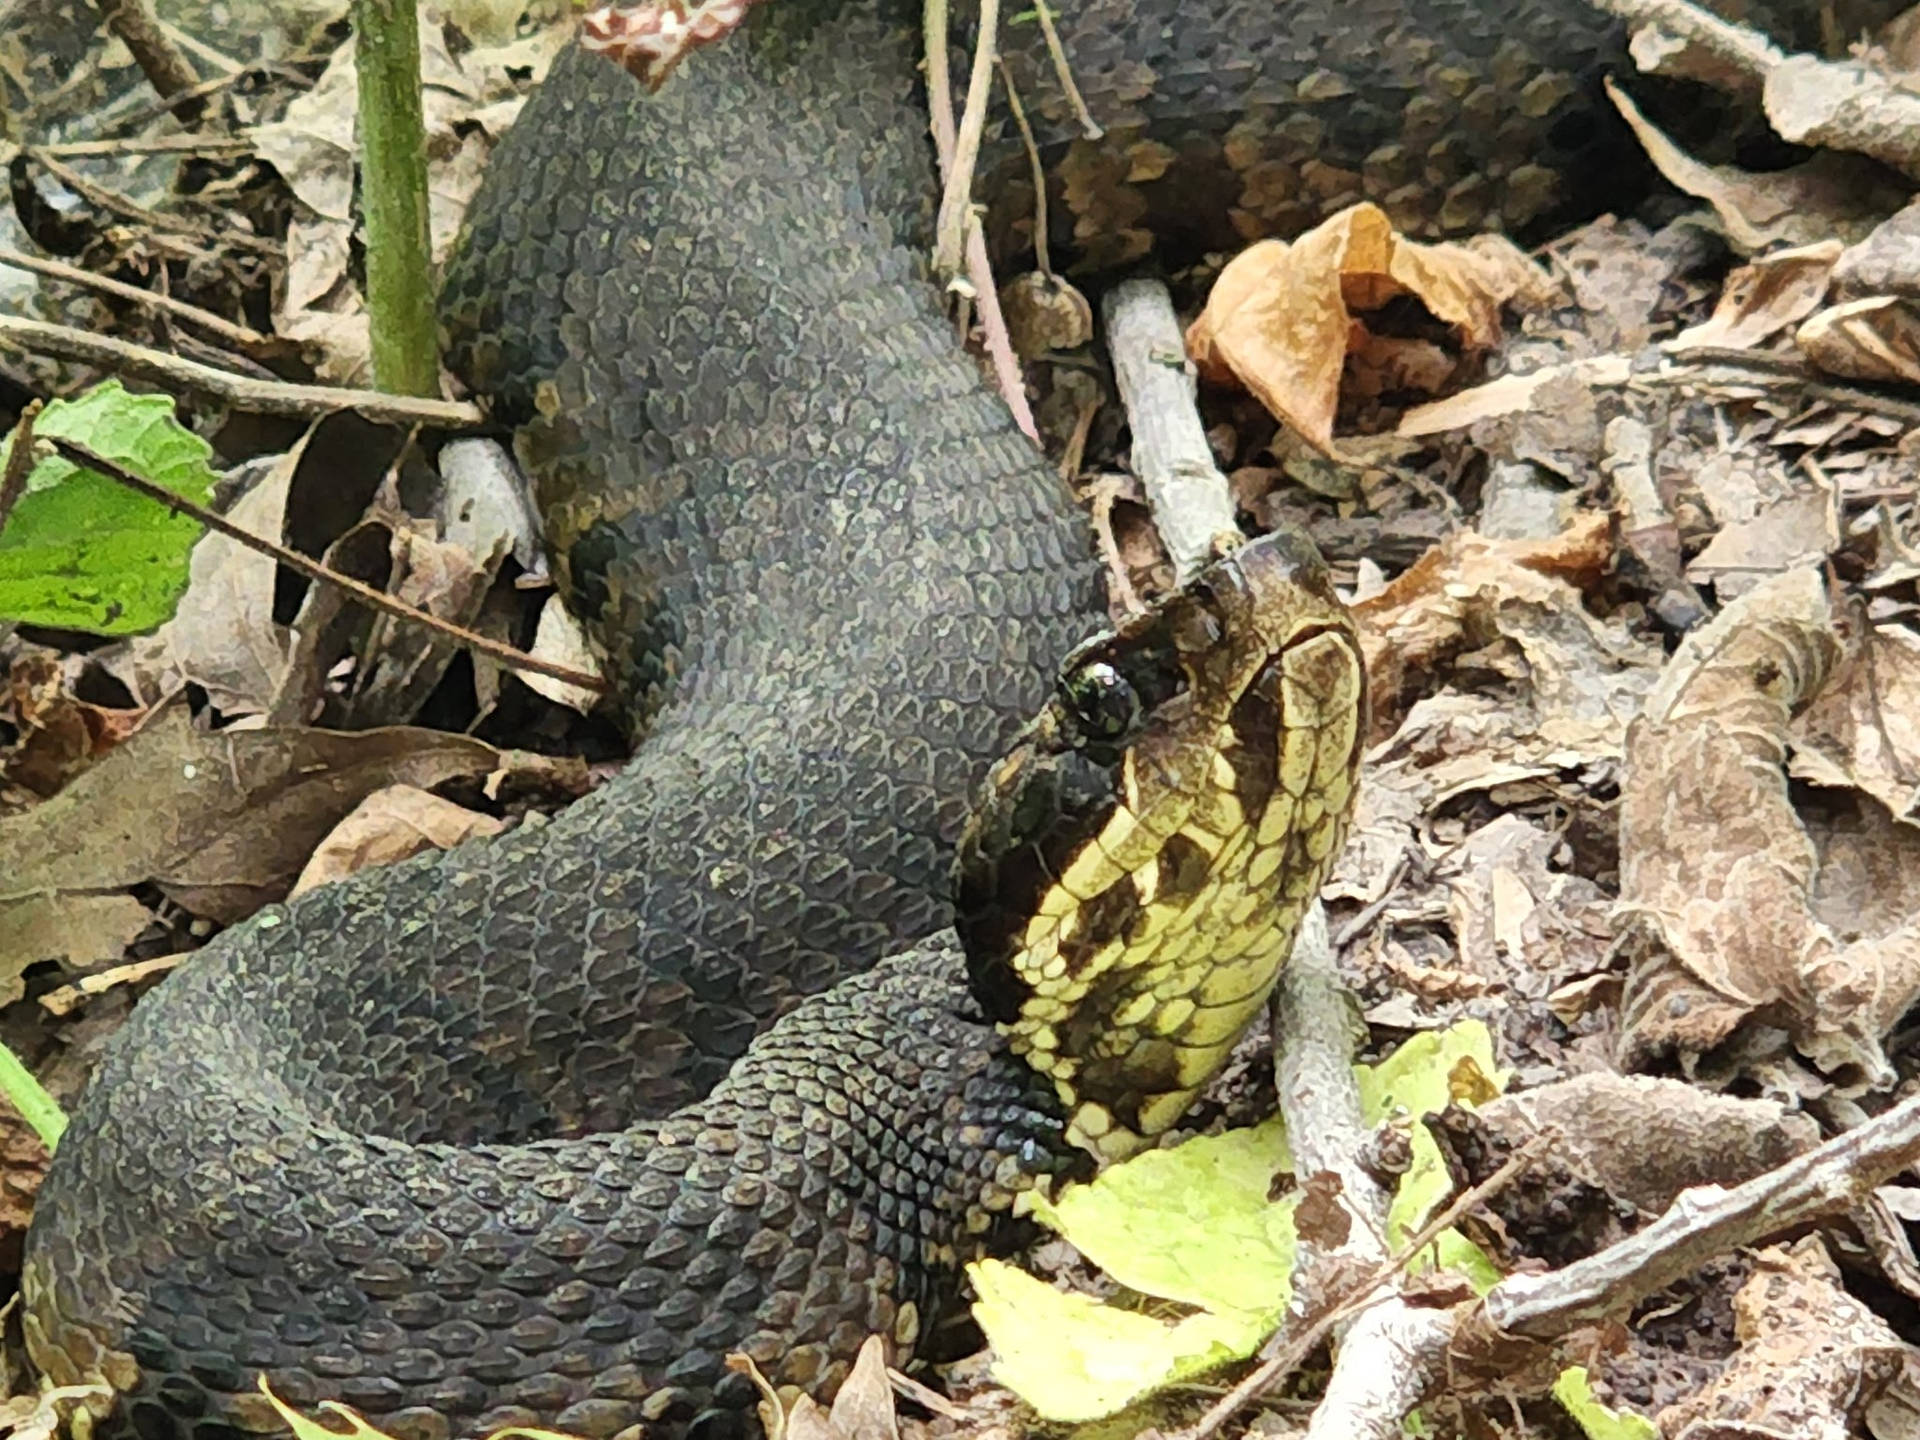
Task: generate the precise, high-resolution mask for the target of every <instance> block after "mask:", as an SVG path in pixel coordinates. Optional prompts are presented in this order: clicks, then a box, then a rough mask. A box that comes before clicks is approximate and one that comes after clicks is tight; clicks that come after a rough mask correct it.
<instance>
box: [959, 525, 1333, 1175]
mask: <svg viewBox="0 0 1920 1440" xmlns="http://www.w3.org/2000/svg"><path fill="white" fill-rule="evenodd" d="M1365 689H1366V685H1365V668H1364V666H1363V664H1362V661H1361V657H1360V648H1359V642H1358V639H1357V637H1356V636H1355V634H1354V630H1353V626H1352V622H1351V620H1350V619H1349V618H1348V616H1347V612H1346V609H1345V607H1344V606H1343V605H1342V604H1341V602H1340V600H1339V597H1338V596H1337V595H1336V594H1335V593H1334V589H1333V585H1332V583H1331V581H1330V580H1329V578H1328V576H1327V572H1326V567H1325V565H1324V564H1323V563H1322V561H1321V559H1320V555H1319V552H1318V551H1317V550H1316V549H1315V548H1314V547H1313V544H1312V542H1311V541H1310V540H1308V539H1306V538H1305V537H1304V536H1301V535H1298V534H1296V533H1289V532H1281V533H1277V534H1274V535H1270V536H1265V537H1263V538H1261V539H1259V540H1255V541H1251V542H1249V543H1248V544H1246V545H1243V546H1241V547H1239V548H1237V549H1235V550H1233V551H1232V552H1230V553H1229V554H1227V555H1226V556H1224V557H1223V558H1221V559H1219V560H1217V561H1216V562H1215V563H1214V564H1212V565H1211V566H1209V567H1208V568H1207V569H1206V570H1204V571H1202V572H1201V573H1200V575H1198V576H1197V577H1196V578H1195V579H1194V580H1192V581H1191V582H1189V583H1188V584H1187V585H1186V586H1184V587H1182V588H1181V589H1179V590H1177V591H1175V592H1173V593H1172V594H1171V595H1169V596H1167V597H1166V598H1165V599H1164V600H1162V601H1160V602H1158V603H1156V604H1155V605H1154V606H1152V607H1151V608H1150V609H1148V610H1146V611H1144V612H1143V613H1141V614H1139V615H1137V616H1134V617H1132V618H1131V619H1129V620H1127V621H1126V622H1124V623H1123V624H1121V625H1120V626H1119V627H1118V628H1117V629H1116V630H1114V631H1113V632H1112V633H1110V634H1105V635H1100V636H1097V637H1095V638H1094V639H1092V640H1089V641H1087V642H1086V643H1085V644H1083V645H1081V646H1079V647H1078V648H1076V649H1075V650H1074V651H1073V653H1072V654H1071V655H1069V656H1068V657H1067V660H1066V662H1065V663H1064V664H1063V666H1062V667H1061V671H1060V679H1059V683H1058V685H1057V686H1056V688H1055V691H1054V694H1053V696H1052V698H1051V699H1050V700H1049V701H1048V703H1047V704H1046V706H1045V708H1044V709H1042V710H1041V711H1040V713H1039V714H1038V715H1036V716H1035V717H1034V719H1033V720H1032V722H1031V723H1030V724H1029V725H1028V726H1027V728H1026V730H1025V731H1024V732H1023V733H1022V734H1021V736H1020V737H1019V739H1018V740H1017V741H1016V742H1015V744H1014V746H1013V748H1012V749H1011V750H1010V751H1009V752H1008V754H1007V755H1006V756H1004V757H1003V758H1002V759H1001V760H1000V761H999V763H998V764H997V765H996V766H995V767H994V769H993V771H992V772H991V774H990V775H989V777H988V779H987V782H986V786H985V789H984V792H983V794H982V796H981V797H980V799H979V801H978V803H977V804H976V806H975V809H974V812H973V815H972V817H971V819H970V821H969V823H968V825H967V828H966V831H965V833H964V834H963V835H962V837H961V842H960V849H959V855H958V858H957V860H956V863H955V884H954V893H955V909H956V912H957V915H956V921H955V923H956V926H957V928H958V930H959V934H960V938H961V942H962V944H963V945H964V946H965V947H966V951H967V963H968V970H969V973H970V975H971V978H972V984H973V989H974V993H975V995H976V996H977V998H978V999H979V1001H980V1003H981V1005H982V1006H983V1007H984V1008H985V1009H986V1010H987V1012H988V1013H989V1014H990V1015H991V1016H992V1017H993V1018H994V1019H995V1020H997V1021H998V1022H1000V1025H1001V1027H1002V1030H1003V1032H1004V1033H1005V1034H1006V1035H1007V1037H1008V1039H1009V1041H1010V1043H1011V1045H1012V1047H1013V1048H1014V1050H1015V1051H1016V1052H1018V1053H1020V1054H1022V1055H1023V1056H1025V1057H1026V1059H1027V1061H1028V1062H1029V1063H1030V1064H1032V1065H1033V1066H1034V1068H1035V1069H1037V1070H1039V1071H1040V1072H1041V1073H1042V1074H1044V1075H1046V1076H1047V1077H1049V1078H1050V1079H1051V1080H1052V1081H1053V1082H1054V1087H1055V1090H1056V1091H1057V1093H1058V1094H1059V1097H1060V1100H1061V1102H1062V1103H1063V1104H1064V1105H1065V1106H1066V1107H1067V1109H1068V1112H1069V1116H1070V1120H1069V1129H1068V1134H1069V1137H1070V1138H1072V1139H1073V1140H1074V1141H1075V1142H1076V1143H1078V1144H1080V1145H1082V1146H1083V1147H1084V1148H1086V1149H1088V1150H1090V1151H1092V1152H1093V1153H1094V1154H1095V1155H1096V1156H1098V1157H1100V1158H1102V1159H1114V1158H1119V1157H1121V1156H1124V1155H1126V1154H1128V1153H1131V1151H1133V1150H1136V1149H1138V1148H1140V1147H1141V1146H1142V1145H1143V1144H1145V1143H1146V1142H1147V1141H1148V1140H1150V1139H1151V1138H1152V1137H1153V1136H1155V1135H1157V1134H1159V1133H1161V1132H1162V1131H1164V1130H1166V1129H1168V1128H1169V1127H1171V1126H1172V1125H1173V1124H1174V1123H1175V1122H1176V1121H1177V1120H1178V1119H1179V1118H1180V1116H1181V1115H1182V1114H1183V1113H1184V1112H1185V1111H1186V1109H1187V1106H1188V1105H1189V1104H1190V1103H1191V1101H1192V1099H1193V1097H1194V1095H1195V1094H1196V1093H1197V1092H1198V1091H1199V1089H1200V1088H1201V1087H1202V1086H1203V1085H1204V1084H1205V1083H1206V1082H1207V1080H1208V1079H1209V1078H1211V1076H1212V1075H1213V1074H1214V1073H1215V1071H1217V1070H1218V1069H1219V1067H1220V1065H1221V1064H1222V1063H1223V1062H1224V1061H1225V1059H1226V1057H1227V1054H1228V1052H1229V1051H1230V1050H1231V1049H1232V1047H1233V1043H1234V1041H1235V1040H1236V1039H1237V1038H1238V1036H1239V1034H1240V1032H1241V1031H1242V1030H1243V1029H1244V1028H1245V1026H1246V1024H1247V1023H1248V1021H1250V1020H1251V1019H1252V1017H1253V1015H1254V1014H1255V1013H1256V1012H1257V1011H1258V1009H1259V1008H1260V1006H1261V1005H1262V1004H1263V1003H1264V1001H1265V999H1266V996H1267V993H1268V991H1269V990H1270V989H1271V988H1272V986H1273V981H1274V979H1275V977H1276V976H1277V975H1278V974H1279V971H1280V967H1281V965H1283V964H1284V963H1285V961H1286V958H1287V956H1288V954H1289V953H1290V952H1291V950H1292V947H1293V936H1294V931H1295V929H1296V928H1297V926H1298V924H1299V920H1300V917H1301V915H1302V914H1303V913H1304V912H1305V909H1306V907H1307V905H1308V904H1309V903H1310V902H1311V900H1312V899H1313V897H1314V895H1315V894H1316V893H1317V891H1318V889H1319V886H1320V883H1321V881H1322V879H1323V878H1324V876H1325V874H1326V870H1327V868H1328V866H1329V865H1330V864H1331V863H1332V859H1333V857H1334V855H1335V854H1336V853H1337V852H1338V850H1339V846H1340V843H1341V841H1342V839H1343V838H1344V834H1345V829H1346V823H1347V819H1348V816H1349V813H1350V811H1351V809H1352V803H1353V797H1354V793H1355V788H1356V775H1357V770H1358V765H1359V753H1360V746H1361V743H1362V736H1363V734H1364V729H1365V727H1364V724H1363V713H1364V706H1365Z"/></svg>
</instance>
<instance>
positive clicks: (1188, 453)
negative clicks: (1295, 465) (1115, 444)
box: [1102, 280, 1240, 583]
mask: <svg viewBox="0 0 1920 1440" xmlns="http://www.w3.org/2000/svg"><path fill="white" fill-rule="evenodd" d="M1102 311H1103V313H1104V314H1105V317H1106V322H1107V348H1108V349H1109V350H1110V351H1111V352H1112V354H1113V372H1114V378H1115V379H1116V380H1117V381H1118V382H1119V386H1120V398H1121V400H1122V401H1124V402H1125V404H1126V407H1127V423H1128V425H1129V426H1130V428H1131V429H1132V431H1133V473H1134V474H1136V475H1138V476H1139V477H1140V483H1141V485H1142V486H1143V487H1144V488H1145V490H1146V492H1147V499H1148V500H1149V501H1150V502H1151V503H1152V505H1153V514H1154V521H1155V523H1156V524H1157V525H1158V526H1159V527H1160V537H1161V539H1162V540H1164V541H1165V542H1166V546H1167V554H1168V555H1169V556H1171V557H1172V559H1173V568H1174V574H1175V576H1176V578H1177V579H1178V580H1179V581H1180V582H1181V583H1185V582H1186V581H1187V580H1188V579H1190V578H1192V576H1193V575H1195V574H1196V573H1198V571H1199V570H1200V569H1201V568H1202V567H1203V566H1205V565H1206V564H1207V562H1208V561H1210V560H1211V559H1212V558H1213V554H1214V541H1215V539H1216V538H1217V537H1219V536H1221V535H1223V534H1230V535H1235V536H1237V535H1238V534H1239V533H1240V532H1239V526H1238V524H1237V522H1236V521H1235V518H1234V513H1233V499H1232V496H1231V493H1230V492H1229V490H1228V488H1227V482H1226V477H1225V476H1223V475H1222V474H1221V473H1220V469H1219V467H1218V466H1217V465H1215V464H1214V463H1213V448H1212V447H1211V446H1210V445H1208V443H1207V432H1206V430H1205V429H1203V428H1202V426H1201V424H1200V415H1199V412H1198V410H1196V409H1195V407H1194V379H1193V373H1192V369H1191V367H1190V366H1189V365H1188V363H1187V347H1186V339H1185V337H1184V336H1183V335H1182V334H1181V333H1180V323H1179V321H1178V320H1177V319H1176V318H1175V317H1174V313H1173V299H1172V297H1171V296H1170V295H1168V294H1167V287H1166V286H1165V285H1163V284H1161V283H1160V282H1159V281H1157V280H1128V281H1125V282H1123V283H1122V284H1120V285H1116V286H1115V287H1114V288H1113V289H1112V290H1110V291H1108V292H1107V294H1106V297H1105V299H1104V300H1103V301H1102Z"/></svg>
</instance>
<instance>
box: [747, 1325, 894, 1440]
mask: <svg viewBox="0 0 1920 1440" xmlns="http://www.w3.org/2000/svg"><path fill="white" fill-rule="evenodd" d="M727 1368H728V1369H729V1370H731V1371H733V1372H734V1373H735V1374H739V1375H745V1376H747V1377H748V1378H749V1379H751V1380H752V1381H753V1383H754V1386H755V1388H756V1389H758V1390H759V1392H760V1402H759V1407H758V1408H759V1411H760V1424H761V1428H762V1429H763V1430H765V1431H766V1435H767V1440H900V1423H899V1420H898V1419H897V1418H896V1416H895V1413H894V1405H893V1387H892V1384H891V1383H890V1382H889V1381H888V1379H887V1342H886V1341H885V1340H884V1339H882V1338H881V1337H880V1336H878V1335H869V1336H868V1337H867V1338H866V1341H865V1343H864V1344H862V1345H861V1347H860V1353H859V1355H858V1356H857V1357H855V1359H854V1362H853V1369H852V1371H851V1372H849V1374H848V1375H847V1378H846V1380H845V1381H844V1382H842V1384H841V1385H840V1388H839V1390H838V1392H837V1393H836V1394H835V1395H834V1399H833V1409H832V1410H828V1409H827V1408H826V1407H825V1406H823V1405H821V1404H820V1402H819V1401H817V1400H815V1399H814V1398H813V1397H812V1396H811V1395H809V1394H807V1393H806V1392H805V1391H804V1390H801V1389H799V1388H798V1387H797V1386H782V1387H781V1388H780V1389H779V1390H775V1389H774V1387H773V1385H772V1384H771V1383H769V1382H768V1380H767V1378H766V1376H765V1375H763V1374H762V1373H761V1371H760V1367H759V1365H758V1364H756V1363H755V1362H754V1359H753V1357H752V1356H750V1355H742V1354H733V1355H729V1356H727Z"/></svg>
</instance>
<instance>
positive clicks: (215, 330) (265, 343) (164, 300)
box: [0, 249, 274, 355]
mask: <svg viewBox="0 0 1920 1440" xmlns="http://www.w3.org/2000/svg"><path fill="white" fill-rule="evenodd" d="M0 265H8V266H11V267H12V268H13V269H15V270H30V271H32V272H33V273H34V274H36V275H45V276H47V277H48V278H49V279H53V280H63V281H65V282H66V283H67V284H69V285H80V286H84V287H85V288H86V289H89V290H97V291H99V292H100V293H101V294H103V295H112V296H114V297H115V298H116V299H120V300H125V301H127V302H128V303H129V304H132V305H140V306H144V307H145V308H147V309H150V310H161V311H164V312H166V313H167V314H169V315H172V316H174V317H175V318H177V319H179V320H183V321H185V322H186V323H187V324H189V325H194V326H197V327H199V328H200V329H202V330H205V331H207V332H208V333H209V334H211V335H215V336H218V337H219V338H220V339H221V340H223V341H224V342H226V343H227V344H228V345H231V346H232V347H233V348H234V349H236V350H238V351H240V352H241V353H242V354H244V355H254V354H258V353H260V352H262V351H264V350H266V349H267V348H268V347H270V346H271V345H272V344H273V343H274V342H273V340H272V338H271V337H269V336H266V335H262V334H261V333H260V332H259V331H258V330H250V329H248V328H247V327H246V326H244V325H236V324H234V323H233V322H232V321H231V320H227V319H224V318H223V317H221V316H219V315H215V314H214V313H213V312H212V311H211V310H202V309H201V308H200V307H199V306H198V305H189V304H188V303H187V302H186V301H184V300H176V299H174V298H173V296H171V295H156V294H155V293H154V292H153V291H151V290H142V289H141V288H140V287H139V286H138V285H129V284H127V283H126V282H125V281H122V280H113V279H110V278H108V277H107V276H105V275H96V274H94V273H93V272H92V271H91V270H82V269H80V268H79V266H77V265H63V264H61V263H60V262H59V261H58V260H42V259H40V258H39V257H38V256H35V255H22V254H21V253H20V252H19V251H18V250H6V249H0Z"/></svg>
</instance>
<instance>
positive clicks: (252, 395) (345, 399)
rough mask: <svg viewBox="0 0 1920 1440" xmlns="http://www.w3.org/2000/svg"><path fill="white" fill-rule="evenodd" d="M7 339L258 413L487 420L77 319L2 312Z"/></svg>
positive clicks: (2, 341)
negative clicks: (237, 364) (261, 374)
mask: <svg viewBox="0 0 1920 1440" xmlns="http://www.w3.org/2000/svg"><path fill="white" fill-rule="evenodd" d="M0 346H10V347H12V348H13V349H16V350H24V351H26V352H27V353H28V354H33V355H50V356H52V357H53V358H54V359H56V360H74V361H78V362H80V363H81V364H86V365H98V366H99V367H100V368H101V369H103V370H111V371H113V372H115V373H116V374H121V375H131V376H135V377H137V378H139V379H141V380H150V381H152V382H153V383H154V384H156V385H163V386H165V387H166V388H167V389H169V390H172V391H174V392H176V393H184V394H190V395H208V396H211V397H213V398H214V399H216V400H221V401H224V402H225V403H226V404H228V405H231V406H233V407H234V408H235V409H238V410H246V411H249V412H251V413H253V414H256V415H288V416H293V417H295V418H297V419H303V420H317V419H320V418H321V417H323V416H326V415H331V414H333V413H335V412H336V411H340V410H353V411H357V412H358V413H359V414H361V415H363V416H365V417H366V418H367V419H369V420H373V421H376V422H378V423H381V424H389V425H438V426H445V427H447V428H459V427H467V426H475V425H480V424H483V423H485V420H486V416H485V415H484V414H483V413H482V412H481V410H480V407H479V406H477V405H468V404H463V403H460V402H458V401H453V400H431V399H424V398H418V397H414V396H407V395H385V394H382V393H381V392H380V391H378V390H351V389H346V388H343V387H340V386H334V385H296V384H294V383H293V382H292V381H288V380H256V379H254V378H253V377H251V376H247V375H236V374H233V373H232V372H231V371H227V370H220V369H216V368H215V367H214V366H212V365H203V364H201V363H200V362H199V361H197V360H184V359H182V358H181V357H179V356H178V355H169V354H168V353H167V352H166V351H164V350H155V349H152V348H151V347H149V346H146V345H135V344H132V343H131V342H129V341H126V340H115V339H113V338H112V337H111V336H107V335H96V334H94V333H93V332H92V331H90V330H80V329H76V328H75V327H73V326H71V325H54V324H50V323H48V322H47V321H44V320H29V319H27V318H26V317H24V316H20V315H0Z"/></svg>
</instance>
